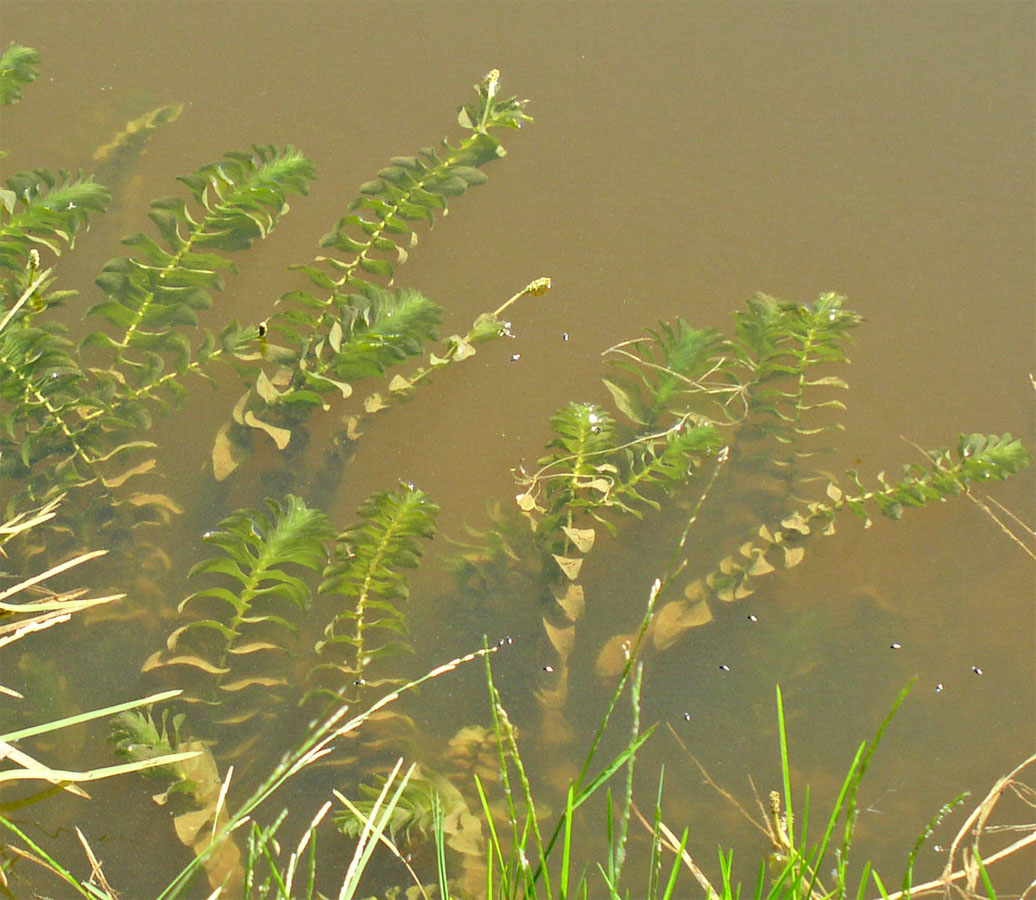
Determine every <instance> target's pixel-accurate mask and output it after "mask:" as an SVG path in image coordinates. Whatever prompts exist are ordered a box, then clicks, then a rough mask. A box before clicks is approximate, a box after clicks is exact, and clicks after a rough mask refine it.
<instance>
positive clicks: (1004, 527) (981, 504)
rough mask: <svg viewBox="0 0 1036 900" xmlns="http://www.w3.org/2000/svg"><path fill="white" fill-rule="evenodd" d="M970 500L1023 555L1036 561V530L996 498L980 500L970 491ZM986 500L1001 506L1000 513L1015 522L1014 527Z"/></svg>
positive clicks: (986, 497)
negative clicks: (990, 506) (994, 510)
mask: <svg viewBox="0 0 1036 900" xmlns="http://www.w3.org/2000/svg"><path fill="white" fill-rule="evenodd" d="M968 499H969V500H971V502H972V503H974V504H975V505H976V506H977V507H978V508H979V509H981V510H982V512H984V513H985V514H986V515H987V516H989V518H991V519H992V520H993V521H994V522H996V524H997V526H998V527H999V528H1000V530H1001V531H1002V532H1003V533H1004V534H1006V535H1007V537H1008V538H1009V539H1010V540H1012V541H1014V542H1015V543H1016V544H1017V545H1018V546H1019V547H1021V548H1022V552H1023V553H1025V554H1027V555H1028V556H1029V557H1031V558H1032V559H1036V549H1034V547H1036V528H1033V527H1032V526H1031V525H1028V524H1026V523H1025V522H1024V521H1022V519H1020V518H1019V517H1018V516H1016V515H1015V514H1014V513H1013V512H1011V510H1009V509H1008V508H1007V507H1006V506H1004V505H1003V504H1002V503H1001V502H1000V501H998V500H997V499H996V498H994V497H990V496H989V495H988V494H987V495H986V496H985V498H984V499H979V498H978V497H976V496H975V495H974V494H973V493H971V492H970V491H969V492H968ZM986 500H988V501H989V503H992V504H994V505H995V506H999V507H1000V511H1001V512H1002V513H1003V515H1004V517H1005V518H1008V519H1011V520H1013V527H1012V525H1010V524H1008V523H1007V522H1005V521H1004V519H1002V518H1001V517H1000V516H998V515H997V514H996V513H995V512H993V510H992V509H990V508H989V505H988V504H987V503H986V502H985V501H986ZM1030 544H1032V545H1033V546H1029V545H1030Z"/></svg>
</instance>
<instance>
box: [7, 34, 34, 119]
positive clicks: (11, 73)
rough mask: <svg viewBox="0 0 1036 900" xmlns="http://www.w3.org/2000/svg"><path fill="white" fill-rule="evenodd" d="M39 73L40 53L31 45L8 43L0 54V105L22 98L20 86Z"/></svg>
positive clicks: (30, 82)
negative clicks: (0, 54) (1, 54)
mask: <svg viewBox="0 0 1036 900" xmlns="http://www.w3.org/2000/svg"><path fill="white" fill-rule="evenodd" d="M39 75H40V55H39V53H37V52H36V51H35V50H33V49H32V48H31V47H23V46H21V44H15V43H13V42H12V43H10V44H8V45H7V49H6V50H5V51H4V53H3V56H0V105H2V106H9V105H10V104H12V103H17V102H18V101H20V100H21V99H22V88H23V87H24V86H25V85H27V84H32V82H34V81H35V80H36V79H37V78H39Z"/></svg>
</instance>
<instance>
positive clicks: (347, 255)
mask: <svg viewBox="0 0 1036 900" xmlns="http://www.w3.org/2000/svg"><path fill="white" fill-rule="evenodd" d="M499 74H500V73H499V72H496V71H494V72H491V73H490V74H489V75H488V76H486V78H485V79H484V80H483V81H482V82H481V83H480V84H478V85H476V91H477V93H478V98H479V99H478V103H477V104H476V105H474V106H471V107H464V110H463V111H462V113H461V117H460V123H461V126H462V127H463V128H465V129H467V130H468V131H470V132H471V134H470V135H469V136H468V137H466V138H465V139H464V140H462V141H461V142H460V143H459V144H458V145H456V146H454V145H451V144H450V143H448V142H447V141H445V140H444V141H443V144H442V147H441V148H440V149H438V150H436V149H434V148H427V149H423V150H421V151H420V154H419V155H418V156H413V157H395V158H393V160H392V164H391V165H390V166H388V167H386V168H384V169H382V170H381V171H380V172H379V173H378V178H377V179H375V180H373V181H369V182H367V183H366V184H364V185H362V186H361V187H360V196H359V197H358V198H356V199H355V200H353V201H352V203H350V205H349V212H348V214H346V215H345V216H343V217H342V218H340V219H339V220H338V222H337V223H336V225H335V227H334V229H333V230H332V231H331V232H330V233H329V234H327V235H325V236H324V238H323V239H322V240H321V242H320V244H321V246H322V247H324V248H326V249H327V250H329V251H333V252H334V254H335V255H330V254H329V255H323V254H322V255H318V256H317V257H315V258H314V259H313V260H312V262H310V263H307V264H304V265H298V266H293V267H292V268H295V269H297V270H299V271H301V272H302V273H304V274H305V275H307V276H308V278H309V280H310V281H311V282H312V284H313V285H314V286H315V287H316V288H317V289H318V293H314V292H313V291H311V290H295V291H290V292H288V293H287V294H285V295H284V296H283V297H282V298H281V301H280V304H281V307H282V308H281V309H280V310H278V311H277V312H275V313H274V314H273V315H271V316H270V317H269V318H268V319H267V320H266V321H265V322H264V323H263V324H262V331H263V336H264V340H265V336H266V335H267V334H268V335H269V342H268V345H267V347H266V352H265V353H264V355H263V356H264V358H263V359H262V360H261V361H260V360H258V359H257V364H258V365H259V371H258V372H257V373H256V375H255V383H254V385H253V386H252V387H251V388H249V389H248V391H247V392H246V393H245V394H244V395H243V396H242V397H241V399H240V400H239V401H238V403H237V406H236V407H235V411H234V415H233V417H232V420H231V421H230V422H228V423H227V424H226V425H225V426H224V427H223V428H222V429H221V430H220V433H219V435H218V436H217V440H216V445H215V447H214V451H213V460H214V465H215V472H216V475H217V478H221V479H222V478H226V477H227V476H228V475H230V474H231V473H232V472H233V471H234V470H235V469H236V468H237V467H238V465H240V463H241V462H242V461H243V460H244V459H245V458H246V457H247V455H248V453H249V448H250V434H249V429H258V430H261V431H264V432H266V433H267V434H268V435H269V436H270V437H272V438H273V439H274V441H275V443H276V444H277V447H278V448H279V449H281V450H283V449H285V448H286V447H287V446H288V444H289V443H290V441H291V438H292V434H293V432H294V431H295V430H297V429H298V427H299V426H300V425H301V424H302V422H303V421H304V420H305V418H306V417H307V416H308V415H309V414H310V413H311V412H312V411H313V409H314V408H315V407H321V408H323V409H327V408H328V407H329V401H328V400H327V397H328V396H331V397H334V396H336V395H339V394H340V395H341V396H342V397H348V396H349V395H350V394H351V393H352V390H353V387H352V382H353V381H355V380H356V379H359V378H363V377H369V376H371V375H376V374H381V373H382V372H383V371H384V370H385V368H386V367H387V366H388V365H395V364H396V363H398V362H400V361H402V360H403V359H405V358H407V357H410V356H416V355H418V354H420V353H423V352H424V347H425V343H426V342H428V341H430V340H433V339H435V337H436V330H437V326H438V323H439V320H440V313H439V310H438V307H435V306H434V305H433V304H430V302H429V301H427V300H424V298H421V301H422V302H421V303H418V302H417V300H418V298H419V297H420V295H419V294H417V293H416V292H403V293H400V292H397V293H396V294H395V296H394V299H393V294H392V293H391V292H388V291H385V290H383V289H380V290H379V289H378V288H376V287H375V286H374V285H373V284H372V283H371V281H370V280H369V279H370V278H371V277H375V278H379V279H381V280H383V281H385V282H387V284H388V285H390V286H391V284H392V281H393V279H394V276H395V269H396V266H398V265H399V264H401V263H403V262H405V261H406V259H407V258H408V256H409V253H410V251H411V250H412V249H413V247H414V246H415V245H416V243H417V238H418V232H417V231H415V230H414V228H413V225H412V224H411V223H414V222H423V223H425V224H427V225H428V226H432V225H434V224H435V221H436V216H437V215H445V214H446V212H447V201H448V198H452V197H457V196H460V195H461V194H464V193H465V192H466V191H467V189H468V188H469V187H473V186H477V185H480V184H483V183H485V181H486V176H485V174H484V173H483V172H482V171H481V168H482V167H483V166H484V165H486V164H487V163H489V162H491V161H493V160H495V159H499V158H500V157H502V156H504V155H505V151H504V148H503V146H502V145H501V144H500V142H499V141H498V140H497V139H496V138H495V137H494V136H493V135H492V134H491V133H490V132H491V131H493V130H496V129H499V128H517V127H519V126H520V125H521V124H522V123H523V122H526V121H532V120H531V118H530V117H529V116H528V115H526V114H525V113H524V111H523V110H524V105H525V101H521V100H518V99H517V98H514V97H512V98H510V99H507V100H503V99H498V97H497V94H498V92H499ZM397 307H398V311H399V313H400V316H399V320H398V323H396V321H395V319H394V316H395V314H396V309H397ZM403 313H408V314H410V315H403ZM390 320H392V321H390ZM473 332H477V338H478V339H486V338H487V337H495V336H499V334H501V333H502V330H499V329H498V330H496V331H495V332H494V333H493V334H491V335H490V334H487V333H486V330H485V329H484V328H483V329H481V330H479V329H477V328H476V329H473ZM401 350H402V351H403V352H400V351H401ZM447 352H448V351H447ZM451 355H452V354H451ZM433 364H434V361H433ZM413 383H415V382H407V384H406V386H407V387H409V386H412V384H413ZM401 389H403V388H402V386H401ZM382 403H383V401H382V400H381V399H380V397H378V398H375V399H373V400H372V399H371V398H368V401H367V402H366V403H365V411H366V412H368V413H369V412H372V411H376V409H377V408H378V406H379V404H382Z"/></svg>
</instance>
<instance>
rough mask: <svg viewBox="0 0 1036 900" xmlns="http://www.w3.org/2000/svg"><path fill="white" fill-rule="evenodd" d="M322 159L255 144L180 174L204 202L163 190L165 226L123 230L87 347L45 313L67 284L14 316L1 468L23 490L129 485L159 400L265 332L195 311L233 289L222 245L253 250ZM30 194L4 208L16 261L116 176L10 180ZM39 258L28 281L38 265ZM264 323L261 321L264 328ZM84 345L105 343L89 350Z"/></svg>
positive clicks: (154, 212)
mask: <svg viewBox="0 0 1036 900" xmlns="http://www.w3.org/2000/svg"><path fill="white" fill-rule="evenodd" d="M312 177H313V166H312V164H311V163H310V162H309V161H308V160H306V159H305V158H304V157H303V156H302V155H301V154H299V153H298V152H297V151H296V150H294V149H293V148H290V147H289V148H287V149H285V150H277V149H275V148H272V147H265V148H264V147H255V148H253V149H252V150H251V151H247V152H242V153H230V154H227V156H226V157H225V158H224V159H223V160H222V161H220V162H217V163H212V164H209V165H207V166H203V167H201V168H200V169H198V170H197V171H195V172H194V173H192V174H191V175H187V176H184V177H183V178H181V179H180V180H181V181H182V182H183V183H184V184H186V185H187V186H188V188H189V189H190V191H191V193H192V195H193V197H194V199H195V201H196V202H197V207H198V208H197V209H192V208H191V207H190V206H189V205H188V204H187V203H186V202H185V201H184V200H182V199H180V198H166V199H161V200H156V201H154V202H153V203H152V209H151V213H150V216H151V218H152V220H153V221H154V223H155V225H156V227H157V229H158V239H157V240H156V239H154V238H151V237H148V236H146V235H144V234H136V235H133V236H131V237H128V238H126V240H125V241H124V243H125V244H126V245H127V246H128V247H129V248H131V250H132V253H131V254H130V255H127V256H122V257H118V258H117V259H114V260H111V261H110V262H109V263H107V264H106V265H105V267H104V271H103V272H102V274H101V276H100V277H99V278H98V280H97V283H98V285H99V286H100V287H101V288H102V290H104V292H105V293H106V294H107V295H108V297H107V299H106V300H104V301H102V302H100V303H98V304H95V305H94V306H93V307H92V308H91V309H90V310H89V311H88V315H91V316H93V317H95V318H98V319H101V320H103V321H104V323H105V326H104V328H103V330H98V331H94V332H92V333H90V334H89V335H87V336H86V338H84V340H83V341H82V342H81V344H80V345H79V347H76V346H74V345H73V344H72V343H71V342H69V341H68V340H67V339H66V338H64V337H63V336H62V328H61V326H60V325H57V324H54V323H52V322H49V321H47V320H45V319H43V318H42V316H41V313H43V312H44V311H46V309H47V308H49V307H50V306H53V305H54V303H55V302H56V301H57V300H63V299H65V298H66V297H67V296H68V295H67V292H63V293H59V294H51V295H45V294H44V293H43V291H44V290H45V288H46V282H44V283H43V284H40V285H38V286H37V287H36V288H35V290H34V292H33V293H32V296H31V297H30V298H29V301H28V302H27V303H25V304H23V306H22V307H21V308H20V309H18V310H17V311H15V312H14V314H13V315H11V316H9V317H8V318H6V319H5V327H4V329H3V336H2V339H0V340H2V343H0V366H2V369H3V372H4V379H3V382H4V388H3V396H2V397H0V399H2V400H3V401H4V409H3V412H2V419H3V424H4V426H5V428H4V431H5V432H6V433H5V435H4V436H3V443H4V444H5V445H7V446H3V447H0V450H7V451H8V452H6V453H4V455H3V463H2V469H0V471H2V474H4V475H5V476H9V477H15V478H18V479H19V480H21V481H22V482H23V484H24V487H23V493H27V494H28V495H30V496H33V497H50V496H51V495H53V494H55V493H56V492H58V491H67V490H69V489H72V488H78V487H83V486H86V485H99V486H100V487H102V488H103V489H105V490H115V489H117V488H119V487H121V486H122V485H123V484H124V483H125V482H126V481H128V480H129V479H130V478H131V477H133V476H134V475H139V474H142V473H144V472H147V471H150V470H151V469H152V468H153V466H154V460H153V459H152V458H151V456H152V454H151V451H152V449H153V444H152V443H151V442H149V441H147V440H145V439H143V435H144V433H146V432H147V430H148V429H149V428H150V425H151V415H152V409H153V408H154V407H155V406H156V404H157V405H161V406H167V405H169V404H173V405H179V403H181V402H182V401H183V399H184V398H185V396H186V393H187V388H186V387H185V386H184V384H183V383H182V380H183V376H184V375H186V374H188V373H196V374H200V375H203V376H206V377H208V376H207V373H206V366H207V364H208V362H209V361H210V360H211V359H212V358H214V357H217V356H219V355H221V354H226V356H227V357H228V358H229V357H232V356H233V355H234V354H235V353H237V352H238V351H239V349H240V347H241V346H242V344H244V343H247V341H248V340H249V338H254V334H250V333H249V332H247V331H244V330H242V329H241V328H239V327H238V326H236V325H234V324H233V323H232V324H231V325H228V326H227V327H226V328H224V329H223V331H222V333H221V335H220V336H219V338H218V339H217V337H216V336H215V335H213V334H212V333H211V332H209V331H207V330H205V329H199V328H198V322H197V313H198V311H199V310H202V309H205V308H207V307H208V306H210V305H211V303H212V293H213V292H215V291H218V290H220V289H222V287H223V274H222V273H223V272H226V271H227V270H233V269H234V264H233V263H232V262H231V261H230V260H229V259H227V258H226V257H225V256H223V255H222V253H223V252H230V251H237V250H244V249H247V248H248V247H250V246H251V245H252V242H253V241H254V240H255V239H256V238H261V237H265V236H266V235H267V234H269V232H270V230H271V229H272V227H273V226H274V224H275V223H276V221H277V220H278V218H279V217H280V215H281V214H282V213H283V211H284V210H285V209H286V208H287V204H286V199H285V198H286V195H287V194H288V193H289V192H298V193H305V192H306V191H307V190H308V188H307V182H308V180H309V179H311V178H312ZM7 183H8V186H9V188H10V189H11V190H12V192H13V193H14V195H15V198H16V200H17V202H18V204H20V205H21V208H20V209H17V210H16V211H15V213H14V214H9V215H7V216H5V217H4V219H3V220H2V221H0V261H3V262H4V264H5V265H7V266H8V267H13V266H14V265H15V264H16V263H17V262H19V260H20V257H21V256H22V255H23V253H24V252H25V248H26V246H27V245H28V243H29V242H35V243H43V244H46V245H47V246H49V247H51V249H55V248H54V246H53V245H54V242H55V241H56V240H57V239H58V238H66V239H69V240H70V239H71V236H73V235H74V234H75V231H76V229H77V228H79V227H82V225H83V224H84V222H85V217H86V214H87V213H88V212H91V211H93V212H99V211H102V210H103V208H104V205H105V203H106V201H107V196H108V194H107V189H106V188H103V187H102V186H100V185H97V184H95V183H93V182H92V181H90V180H88V179H83V178H78V179H71V178H69V177H65V178H64V180H62V181H61V182H58V181H57V180H55V179H54V178H53V177H50V176H48V175H47V173H44V172H40V171H36V172H31V173H24V174H22V175H19V176H16V177H15V178H13V179H9V180H8V182H7ZM35 267H36V265H35V264H34V263H33V259H32V257H28V258H27V261H26V263H25V265H24V271H25V275H24V277H23V278H21V279H19V278H14V279H13V284H14V285H15V287H17V286H19V285H20V283H21V280H27V279H29V278H31V277H32V276H33V274H34V271H35ZM253 331H254V329H253ZM86 348H100V349H99V350H98V349H93V350H89V351H88V352H86V353H85V354H81V351H82V350H84V349H86Z"/></svg>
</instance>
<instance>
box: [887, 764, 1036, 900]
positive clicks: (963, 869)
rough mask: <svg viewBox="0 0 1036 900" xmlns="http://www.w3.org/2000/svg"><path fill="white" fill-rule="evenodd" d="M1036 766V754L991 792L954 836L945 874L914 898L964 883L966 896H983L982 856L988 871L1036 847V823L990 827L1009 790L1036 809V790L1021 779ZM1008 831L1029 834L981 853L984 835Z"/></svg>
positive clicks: (917, 889) (916, 889)
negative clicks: (981, 894)
mask: <svg viewBox="0 0 1036 900" xmlns="http://www.w3.org/2000/svg"><path fill="white" fill-rule="evenodd" d="M1034 764H1036V753H1034V754H1033V755H1032V756H1030V757H1029V758H1028V759H1026V760H1025V761H1024V762H1022V763H1019V764H1018V765H1017V766H1015V767H1014V768H1013V769H1012V770H1011V771H1010V772H1008V773H1007V774H1006V775H1004V776H1002V777H1001V778H998V779H997V780H996V783H995V784H994V785H993V787H992V788H990V790H989V793H988V794H986V796H985V798H984V799H983V800H982V802H981V803H979V804H978V805H977V806H976V807H975V808H974V809H973V810H972V812H971V815H969V816H968V818H967V819H966V820H965V822H964V824H963V825H962V826H961V827H960V830H959V831H958V832H957V835H956V837H954V839H953V843H952V844H950V848H949V850H948V852H947V854H946V865H945V867H944V868H943V871H942V874H941V875H940V876H939V877H938V878H936V879H933V880H932V881H927V882H925V883H924V884H917V885H914V886H913V887H911V888H910V892H909V893H910V896H911V897H921V896H926V895H931V894H944V895H948V892H949V890H950V886H951V885H953V884H954V883H955V882H959V881H964V890H965V896H976V897H977V896H979V895H978V894H977V893H976V889H977V886H978V881H979V868H978V864H977V861H976V859H977V857H979V855H980V854H981V859H982V864H983V865H984V866H985V867H986V868H987V869H988V868H989V867H990V866H991V865H993V863H996V862H999V861H1000V860H1002V859H1006V858H1007V857H1008V856H1011V855H1012V854H1014V853H1017V852H1018V851H1019V850H1022V849H1024V848H1025V847H1029V846H1032V845H1033V844H1036V824H1025V825H1017V826H1003V825H1000V826H991V825H989V817H990V816H991V815H992V813H993V810H994V809H995V808H996V805H997V803H998V802H999V801H1000V798H1001V797H1003V796H1004V794H1005V793H1007V792H1008V791H1011V792H1013V793H1014V794H1016V795H1017V796H1019V797H1021V798H1022V800H1023V802H1025V803H1026V804H1027V805H1029V806H1031V807H1034V808H1036V790H1034V789H1033V788H1032V787H1031V786H1029V785H1027V784H1026V783H1025V782H1023V781H1021V780H1020V778H1019V775H1020V774H1021V773H1022V771H1023V770H1025V769H1026V768H1027V767H1029V766H1032V765H1034ZM1008 829H1011V830H1017V831H1025V832H1027V834H1026V835H1025V836H1024V837H1021V838H1019V839H1018V840H1016V841H1015V842H1014V843H1012V844H1010V845H1008V846H1007V847H1002V848H1001V849H1000V850H998V851H996V852H995V853H988V854H987V853H982V852H981V851H980V848H979V842H980V841H981V839H982V836H983V835H984V834H986V833H989V832H992V831H1006V830H1008ZM969 834H970V838H969ZM958 854H959V855H960V862H959V866H960V867H959V868H957V869H954V866H955V865H958V863H957V861H956V860H957V856H958ZM904 897H906V892H904V891H897V892H896V893H894V894H889V895H888V897H886V898H885V900H902V898H904Z"/></svg>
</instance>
